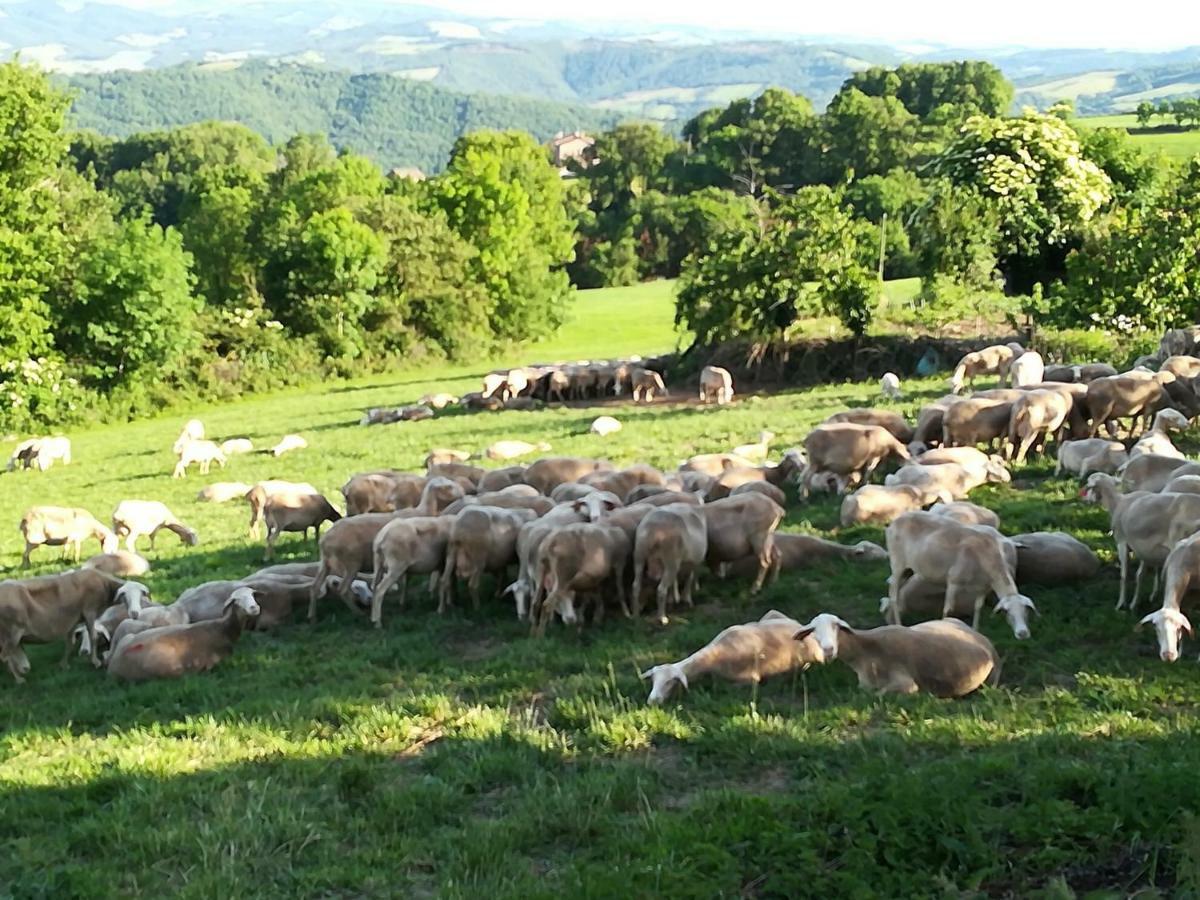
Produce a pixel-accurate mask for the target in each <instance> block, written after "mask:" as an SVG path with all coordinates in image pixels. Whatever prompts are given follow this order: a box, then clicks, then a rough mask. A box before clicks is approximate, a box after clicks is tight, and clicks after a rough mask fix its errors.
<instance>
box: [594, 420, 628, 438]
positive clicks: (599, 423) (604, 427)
mask: <svg viewBox="0 0 1200 900" xmlns="http://www.w3.org/2000/svg"><path fill="white" fill-rule="evenodd" d="M620 430H621V423H620V422H618V421H617V420H616V419H614V418H613V417H612V416H598V417H597V418H596V419H595V420H594V421H593V422H592V424H591V427H589V428H588V432H589V433H590V434H598V435H600V437H608V436H609V435H610V434H616V433H617V432H618V431H620Z"/></svg>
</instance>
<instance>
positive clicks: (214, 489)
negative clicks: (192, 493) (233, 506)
mask: <svg viewBox="0 0 1200 900" xmlns="http://www.w3.org/2000/svg"><path fill="white" fill-rule="evenodd" d="M251 487H253V485H249V484H243V483H242V482H240V481H218V482H217V483H216V484H210V485H209V486H208V487H206V488H201V489H200V491H199V493H197V494H196V499H197V500H198V501H199V502H201V503H228V502H229V501H230V500H241V499H242V498H243V497H245V496H246V494H247V493H249V491H250V488H251Z"/></svg>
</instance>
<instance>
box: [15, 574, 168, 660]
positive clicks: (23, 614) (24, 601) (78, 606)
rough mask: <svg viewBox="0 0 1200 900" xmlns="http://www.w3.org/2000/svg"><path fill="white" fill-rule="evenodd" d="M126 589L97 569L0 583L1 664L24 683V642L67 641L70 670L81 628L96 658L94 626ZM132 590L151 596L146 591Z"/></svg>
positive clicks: (140, 589) (139, 586) (144, 589)
mask: <svg viewBox="0 0 1200 900" xmlns="http://www.w3.org/2000/svg"><path fill="white" fill-rule="evenodd" d="M126 583H127V582H123V581H120V580H119V579H116V578H113V577H111V576H109V575H105V574H104V573H103V572H100V571H97V570H96V569H71V570H69V571H66V572H62V573H60V574H57V575H43V576H41V577H39V578H26V579H24V580H22V581H0V662H3V663H4V664H5V665H6V666H7V667H8V671H9V673H10V674H11V675H12V677H13V679H14V680H16V681H17V682H18V683H21V682H23V681H24V680H25V676H26V675H27V674H28V673H29V659H28V657H26V656H25V651H24V650H22V649H21V644H22V642H24V641H31V642H36V643H48V642H50V641H63V642H64V643H65V652H64V654H63V664H64V665H66V663H67V661H68V660H69V659H70V656H71V650H72V648H73V646H74V644H73V641H72V634H73V632H74V631H75V626H76V625H78V624H79V623H80V622H82V623H83V624H84V626H85V629H86V634H87V637H88V640H89V644H90V649H91V652H92V653H93V654H95V652H96V646H95V640H94V635H95V631H94V623H95V621H96V619H97V617H98V616H99V615H100V614H101V613H102V612H103V611H104V610H105V609H107V608H108V607H109V606H111V605H112V604H113V603H115V602H117V600H116V597H117V591H119V590H120V589H121V587H122V586H123V585H125V584H126ZM128 584H135V583H134V582H128ZM130 590H136V591H138V593H144V594H148V593H149V592H148V591H146V588H145V586H144V585H137V587H136V588H131V589H130Z"/></svg>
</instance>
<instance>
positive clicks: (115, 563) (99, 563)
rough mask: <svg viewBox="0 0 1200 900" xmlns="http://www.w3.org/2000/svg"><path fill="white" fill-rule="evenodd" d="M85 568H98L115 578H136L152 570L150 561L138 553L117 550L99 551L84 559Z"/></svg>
mask: <svg viewBox="0 0 1200 900" xmlns="http://www.w3.org/2000/svg"><path fill="white" fill-rule="evenodd" d="M81 568H84V569H96V570H97V571H99V572H103V573H104V574H105V575H112V576H113V577H114V578H136V577H137V576H139V575H145V574H146V573H147V572H149V571H150V563H149V562H148V561H147V560H146V559H144V558H143V557H141V556H138V555H137V554H136V553H130V552H129V551H128V550H117V551H114V552H113V553H98V554H96V555H95V556H93V557H90V558H89V559H86V560H84V563H83V566H82V567H81Z"/></svg>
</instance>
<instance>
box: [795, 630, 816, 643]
mask: <svg viewBox="0 0 1200 900" xmlns="http://www.w3.org/2000/svg"><path fill="white" fill-rule="evenodd" d="M812 633H813V630H812V629H811V628H807V627H806V628H801V629H800V630H799V631H797V632H796V633H795V634H793V635H792V640H794V641H802V640H804V639H805V638H806V637H808V636H809V635H810V634H812Z"/></svg>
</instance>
